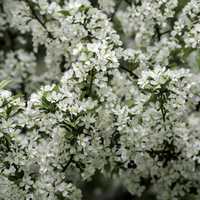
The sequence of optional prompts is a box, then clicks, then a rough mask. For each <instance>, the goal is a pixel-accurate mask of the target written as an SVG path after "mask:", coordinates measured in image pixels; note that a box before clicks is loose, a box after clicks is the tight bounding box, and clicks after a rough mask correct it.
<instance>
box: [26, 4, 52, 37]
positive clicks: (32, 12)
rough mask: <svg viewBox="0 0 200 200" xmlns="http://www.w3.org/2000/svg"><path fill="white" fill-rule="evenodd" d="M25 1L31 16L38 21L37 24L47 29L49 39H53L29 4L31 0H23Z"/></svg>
mask: <svg viewBox="0 0 200 200" xmlns="http://www.w3.org/2000/svg"><path fill="white" fill-rule="evenodd" d="M23 1H24V2H26V3H27V5H28V7H29V8H30V11H31V14H32V16H33V17H34V18H35V19H36V20H37V21H38V22H39V24H40V25H41V26H42V27H43V28H44V29H45V30H46V31H47V34H48V37H49V38H51V39H55V38H54V36H53V35H52V33H51V32H49V31H48V29H47V27H46V25H45V23H44V22H43V21H42V20H41V19H40V17H39V16H38V15H37V13H36V11H35V10H34V8H33V7H32V5H31V2H30V1H29V0H23Z"/></svg>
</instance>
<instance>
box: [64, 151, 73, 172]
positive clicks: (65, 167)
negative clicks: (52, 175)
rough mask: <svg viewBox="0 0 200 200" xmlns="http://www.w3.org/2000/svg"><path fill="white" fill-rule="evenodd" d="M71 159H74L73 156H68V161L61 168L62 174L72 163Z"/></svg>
mask: <svg viewBox="0 0 200 200" xmlns="http://www.w3.org/2000/svg"><path fill="white" fill-rule="evenodd" d="M73 158H74V155H73V154H72V155H71V156H70V159H69V160H68V162H67V164H66V165H65V166H63V169H62V172H64V171H65V170H66V169H67V168H68V167H69V165H70V164H71V163H72V162H73Z"/></svg>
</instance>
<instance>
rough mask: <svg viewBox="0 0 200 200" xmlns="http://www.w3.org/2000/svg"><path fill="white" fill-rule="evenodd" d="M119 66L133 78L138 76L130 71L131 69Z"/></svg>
mask: <svg viewBox="0 0 200 200" xmlns="http://www.w3.org/2000/svg"><path fill="white" fill-rule="evenodd" d="M120 68H121V69H123V70H125V71H126V72H128V73H129V74H130V75H131V76H133V78H135V79H138V78H139V77H138V76H137V75H136V74H135V73H134V72H132V71H131V70H129V69H127V68H126V67H123V66H121V65H120Z"/></svg>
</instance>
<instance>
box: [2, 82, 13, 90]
mask: <svg viewBox="0 0 200 200" xmlns="http://www.w3.org/2000/svg"><path fill="white" fill-rule="evenodd" d="M10 82H11V81H9V80H3V81H1V82H0V89H3V88H4V87H5V86H7V85H8V84H9V83H10Z"/></svg>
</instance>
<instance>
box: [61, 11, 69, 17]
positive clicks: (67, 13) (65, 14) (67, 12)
mask: <svg viewBox="0 0 200 200" xmlns="http://www.w3.org/2000/svg"><path fill="white" fill-rule="evenodd" d="M59 13H61V14H63V15H64V16H65V17H68V16H71V14H70V12H69V11H68V10H60V11H59Z"/></svg>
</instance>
